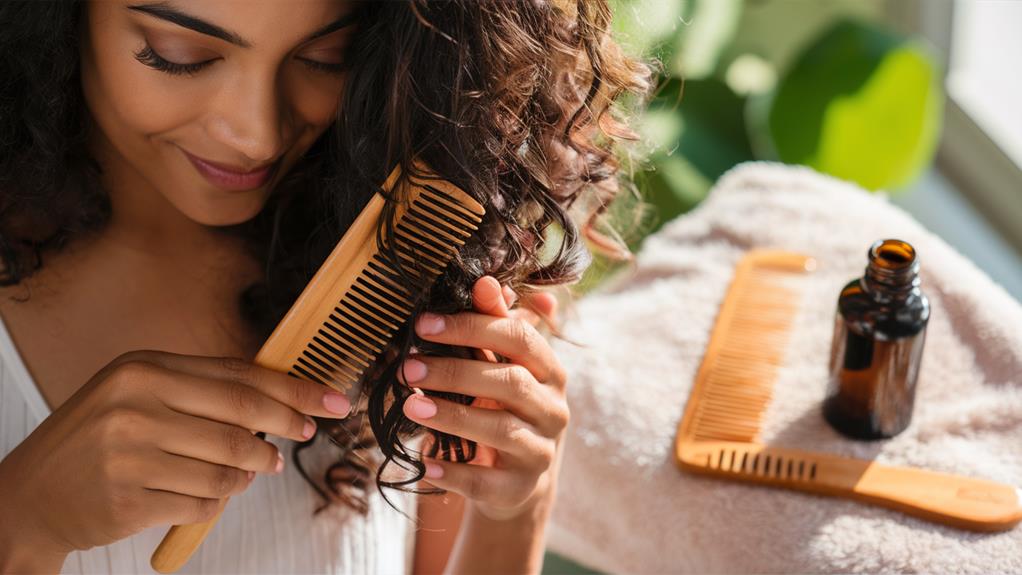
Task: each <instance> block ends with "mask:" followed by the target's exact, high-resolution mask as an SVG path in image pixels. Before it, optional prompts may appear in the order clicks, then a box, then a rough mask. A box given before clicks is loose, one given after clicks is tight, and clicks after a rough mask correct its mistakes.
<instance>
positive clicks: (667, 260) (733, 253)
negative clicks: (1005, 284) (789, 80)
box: [548, 163, 1022, 574]
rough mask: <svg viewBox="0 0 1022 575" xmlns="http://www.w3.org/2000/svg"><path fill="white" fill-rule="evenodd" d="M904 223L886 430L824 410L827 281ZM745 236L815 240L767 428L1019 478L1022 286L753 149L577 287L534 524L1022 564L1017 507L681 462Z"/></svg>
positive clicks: (924, 463) (908, 558) (778, 549)
mask: <svg viewBox="0 0 1022 575" xmlns="http://www.w3.org/2000/svg"><path fill="white" fill-rule="evenodd" d="M882 238H897V239H901V240H905V241H907V242H909V243H911V244H912V245H913V246H914V247H915V248H916V250H917V253H918V257H919V261H920V267H921V270H920V276H921V279H922V284H921V286H922V289H923V291H924V293H926V295H927V296H928V297H929V298H930V304H931V308H932V309H931V317H930V322H929V326H928V331H927V341H926V344H925V349H924V353H923V359H922V365H921V370H920V375H919V380H918V388H917V395H916V406H915V412H914V417H913V421H912V424H911V425H910V426H909V428H908V429H907V430H906V431H905V432H903V433H902V434H900V435H899V436H897V437H895V438H893V439H891V440H887V441H882V442H857V441H852V440H848V439H845V438H843V437H842V436H840V435H839V434H837V433H836V432H835V431H833V430H832V429H831V428H830V427H829V426H828V425H827V423H826V422H825V421H824V419H823V417H822V415H821V413H820V402H821V400H822V399H823V396H824V393H825V391H826V378H827V362H828V359H829V355H830V342H831V337H832V330H833V322H834V314H835V308H836V303H837V297H838V292H839V291H840V289H841V287H842V286H843V285H844V284H845V283H846V282H848V281H849V280H851V279H852V278H855V277H859V276H860V275H862V272H863V270H864V268H865V267H866V262H867V259H866V252H867V250H868V248H869V246H870V245H871V244H872V243H873V242H874V241H875V240H877V239H882ZM754 247H769V248H779V249H789V250H795V251H800V252H804V253H807V254H810V255H812V256H814V257H815V258H816V259H817V260H818V263H819V267H818V269H817V270H816V272H814V273H813V274H810V275H808V276H807V277H806V280H805V281H806V284H805V285H806V289H805V292H804V294H805V295H804V298H803V299H802V301H801V304H800V311H799V315H798V316H797V318H796V321H795V327H794V330H793V332H792V335H791V343H790V346H789V350H788V354H787V360H786V363H785V365H784V366H783V367H782V368H781V369H780V371H779V377H778V380H777V382H776V385H775V390H774V400H773V402H772V403H771V404H770V407H769V408H768V409H767V412H766V415H765V417H764V423H763V429H762V433H761V437H762V439H763V440H764V441H766V442H768V443H773V444H776V445H782V446H786V447H796V448H803V449H810V450H816V451H823V452H828V453H835V454H842V455H848V456H853V457H860V458H867V459H875V460H876V461H878V462H882V463H887V464H892V465H904V466H910V467H920V468H925V469H931V470H936V471H943V472H949V473H956V474H960V475H965V476H974V477H982V478H986V479H991V480H995V481H1000V482H1004V483H1007V484H1011V485H1016V486H1019V485H1022V327H1020V326H1022V306H1020V305H1019V303H1018V302H1017V301H1015V300H1014V299H1013V298H1012V297H1011V296H1010V295H1009V294H1008V293H1007V292H1006V291H1005V290H1004V289H1003V288H1001V287H1000V286H999V285H997V284H996V283H994V282H993V281H991V280H990V279H989V277H988V276H986V275H985V274H984V273H983V272H982V271H981V270H979V269H978V268H976V266H975V265H973V264H972V263H971V262H970V261H969V260H967V259H966V258H965V257H963V256H962V255H961V254H959V253H958V252H956V251H955V250H954V249H953V248H951V247H950V246H948V245H947V244H946V243H945V242H944V241H943V240H941V239H940V238H939V237H937V236H935V235H933V234H931V233H930V232H928V231H927V230H925V229H924V228H923V227H922V226H921V225H920V224H919V223H917V222H916V221H915V220H913V219H912V218H911V217H910V216H909V215H908V214H906V213H905V212H904V211H902V210H901V209H900V208H898V207H896V206H894V205H892V204H890V203H889V202H888V201H887V198H886V196H885V195H884V194H883V193H877V194H871V193H869V192H866V191H864V190H862V189H861V188H858V187H856V186H854V185H852V184H849V183H845V182H842V181H839V180H836V179H833V178H830V177H827V176H824V175H821V174H818V173H816V172H813V171H811V170H809V169H807V168H799V167H790V166H783V165H779V164H771V163H748V164H743V165H740V166H738V167H736V168H734V169H732V170H731V171H730V172H728V173H727V174H725V175H724V176H723V177H722V178H721V180H720V181H719V182H718V183H717V185H716V186H715V187H714V189H713V190H712V191H711V193H710V195H709V196H708V197H707V199H706V200H705V201H704V202H703V203H701V204H700V205H699V206H697V207H696V208H695V209H694V210H693V211H691V212H689V213H687V214H685V215H683V216H682V217H680V218H678V219H676V220H674V221H672V222H670V223H668V224H667V225H666V226H665V227H664V228H663V229H662V230H660V231H659V232H658V233H656V234H655V235H653V236H651V237H650V238H648V239H647V241H646V243H645V244H644V246H643V248H642V250H641V251H640V253H639V256H638V258H637V265H636V267H635V269H634V270H633V271H632V272H630V273H629V274H627V275H626V276H624V277H622V278H620V279H617V280H615V281H613V282H612V283H611V284H610V285H608V286H606V287H605V288H603V289H601V290H600V291H599V292H597V293H593V294H590V295H589V296H587V297H585V298H583V299H582V300H581V301H579V302H578V304H577V305H576V307H575V308H574V309H573V310H569V311H570V313H571V316H570V317H568V318H566V319H567V324H566V326H565V328H566V336H567V338H566V339H567V340H570V342H575V343H577V344H579V345H575V343H569V341H556V342H555V344H554V345H555V349H556V352H557V354H558V356H559V357H560V358H561V360H562V362H563V363H564V365H565V367H566V369H567V371H568V373H569V380H568V388H567V389H568V398H569V404H570V406H571V410H572V419H571V424H570V426H569V429H568V434H567V438H566V445H565V453H564V459H563V467H562V472H561V478H560V484H559V492H558V500H557V503H556V505H555V508H554V512H553V516H552V520H551V524H550V528H549V532H548V533H549V535H548V545H549V547H550V548H551V549H552V550H554V551H555V552H557V553H559V554H561V555H563V556H565V557H567V558H569V559H572V560H573V561H576V562H578V563H581V564H583V565H586V566H589V567H592V568H595V569H598V570H601V571H604V572H609V573H710V572H713V573H735V572H756V573H791V572H812V573H822V572H828V573H829V572H941V573H983V574H989V573H998V572H1002V573H1020V572H1022V527H1016V528H1015V529H1013V530H1011V531H1008V532H1004V533H997V534H978V533H970V532H965V531H959V530H955V529H952V528H948V527H944V526H941V525H937V524H934V523H929V522H925V521H922V520H918V519H915V518H912V517H909V516H907V515H904V514H901V513H898V512H895V511H889V510H886V509H882V508H879V507H874V506H869V505H864V504H860V503H855V502H851V501H848V500H844V499H837V498H828V497H822V496H815V495H810V494H804V493H801V492H794V491H787V490H780V489H772V488H766V487H759V486H753V485H747V484H741V483H736V482H729V481H725V480H721V479H715V478H706V477H698V476H695V475H691V474H687V473H685V472H682V471H680V470H679V469H678V468H677V467H676V466H675V464H674V461H673V445H674V439H675V433H676V429H677V425H678V422H679V421H680V419H681V415H682V413H683V411H684V407H685V402H686V401H687V399H688V395H689V392H690V391H691V385H692V381H693V379H694V377H695V374H696V370H697V369H698V367H699V363H700V361H701V360H702V356H703V353H704V351H705V348H706V344H707V342H708V339H709V334H710V329H711V328H712V326H713V323H714V320H715V319H716V315H717V312H718V309H719V305H720V303H721V302H722V300H723V297H724V294H725V291H726V289H727V287H728V285H729V283H730V281H731V278H732V275H733V272H734V265H735V264H736V263H737V261H738V259H739V258H740V257H741V255H742V254H743V253H744V252H745V251H746V250H748V249H750V248H754Z"/></svg>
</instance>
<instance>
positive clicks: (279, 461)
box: [273, 451, 284, 473]
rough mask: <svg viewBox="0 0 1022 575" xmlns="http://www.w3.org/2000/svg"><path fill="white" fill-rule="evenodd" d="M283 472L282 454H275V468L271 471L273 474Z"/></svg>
mask: <svg viewBox="0 0 1022 575" xmlns="http://www.w3.org/2000/svg"><path fill="white" fill-rule="evenodd" d="M283 470H284V454H283V453H281V452H279V451H278V452H277V468H276V469H274V470H273V472H274V473H280V472H281V471H283Z"/></svg>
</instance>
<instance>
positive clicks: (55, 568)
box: [0, 466, 70, 574]
mask: <svg viewBox="0 0 1022 575" xmlns="http://www.w3.org/2000/svg"><path fill="white" fill-rule="evenodd" d="M0 467H2V466H0ZM0 471H2V469H0ZM6 483H7V481H6V480H5V477H4V474H3V473H0V517H3V518H4V519H5V521H0V574H2V573H59V572H60V570H61V568H62V567H63V566H64V560H65V559H66V558H67V555H68V553H69V552H70V550H67V549H61V548H60V546H58V545H55V544H54V543H53V542H52V541H50V540H48V539H47V538H46V537H43V536H42V533H40V532H39V531H38V530H37V529H36V528H35V527H36V525H34V524H33V521H32V519H33V518H32V517H31V515H30V514H28V513H26V512H25V511H24V510H23V509H19V508H17V506H16V505H15V504H14V501H13V500H12V498H11V497H4V496H2V494H8V495H9V494H11V493H13V490H11V489H9V488H7V486H6Z"/></svg>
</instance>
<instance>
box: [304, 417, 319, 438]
mask: <svg viewBox="0 0 1022 575" xmlns="http://www.w3.org/2000/svg"><path fill="white" fill-rule="evenodd" d="M313 433H316V424H315V422H313V421H312V418H310V417H308V416H306V418H305V427H303V428H302V439H308V438H310V437H312V434H313Z"/></svg>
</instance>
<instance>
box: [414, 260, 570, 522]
mask: <svg viewBox="0 0 1022 575" xmlns="http://www.w3.org/2000/svg"><path fill="white" fill-rule="evenodd" d="M511 297H513V296H512V295H511V294H506V293H505V294H503V295H502V288H501V286H500V284H499V283H498V282H497V281H496V280H495V279H494V278H492V277H488V276H487V277H484V278H482V279H480V280H479V281H478V282H477V283H476V285H475V286H474V289H473V299H474V302H475V307H476V310H478V311H481V312H483V313H472V312H465V313H459V314H454V315H447V316H437V315H432V314H423V315H422V316H421V317H420V318H418V320H417V321H416V324H415V330H416V333H417V334H418V335H419V337H421V338H422V339H425V340H428V341H433V342H438V343H445V344H451V345H462V346H468V347H474V348H481V349H485V350H489V351H492V352H494V353H497V354H499V355H501V356H504V357H505V358H508V360H509V362H510V363H491V362H488V361H478V360H469V359H457V358H446V357H429V356H418V355H415V356H411V357H409V359H408V360H407V361H406V362H405V365H404V366H403V368H402V370H401V372H403V378H404V380H405V381H406V382H407V383H408V385H410V386H414V387H420V388H423V389H430V390H437V391H448V392H454V393H460V394H464V395H469V396H474V397H476V398H477V399H476V401H474V402H473V404H472V405H471V406H466V405H461V404H459V403H456V402H452V401H447V400H444V399H440V398H426V397H425V396H424V395H421V394H416V395H415V396H413V397H410V398H408V401H406V402H405V404H404V413H405V414H406V415H407V416H408V417H409V418H410V419H412V420H413V421H415V422H417V423H421V424H422V425H424V426H426V427H430V428H432V429H436V430H439V431H443V432H447V433H450V434H452V435H455V436H459V437H463V438H465V439H470V440H473V441H475V442H477V444H478V449H477V455H476V458H475V459H474V460H473V461H472V462H471V463H468V464H466V463H455V462H448V461H441V460H438V459H434V458H424V462H425V463H426V478H427V479H428V480H429V483H431V484H433V485H435V486H436V487H439V488H442V489H447V490H449V491H453V492H455V493H458V494H461V495H463V496H464V497H465V498H466V499H467V500H468V502H469V504H470V505H472V506H474V508H475V510H477V511H478V512H480V513H481V514H483V515H484V516H485V517H488V518H490V519H496V520H504V519H510V518H513V517H517V516H519V515H521V514H522V513H523V512H526V511H528V510H530V509H532V507H533V505H535V504H536V503H538V502H540V501H542V500H544V499H545V498H546V497H548V496H551V495H552V494H553V491H554V490H555V489H556V475H557V474H556V464H557V459H558V457H557V455H558V448H559V445H560V442H561V438H562V436H563V432H564V429H565V428H566V427H567V425H568V419H569V411H568V405H567V401H566V399H565V394H564V386H565V373H564V370H563V368H562V367H561V364H560V363H559V362H558V361H557V358H556V357H555V356H554V354H553V351H552V350H551V348H550V346H549V345H548V344H547V342H546V340H545V339H544V338H543V337H542V336H541V335H540V334H539V332H537V331H536V329H535V328H534V327H533V325H532V323H533V322H532V321H529V318H528V317H527V315H528V312H524V313H514V312H510V313H509V311H508V303H509V302H508V300H509V299H510V298H511ZM533 307H534V308H536V309H537V310H538V311H539V312H540V313H544V314H547V315H551V316H552V314H553V309H554V306H553V304H552V298H549V296H547V297H540V298H537V300H536V301H535V302H534V305H533ZM516 312H518V310H516ZM551 319H552V318H551ZM424 451H425V449H424Z"/></svg>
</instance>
